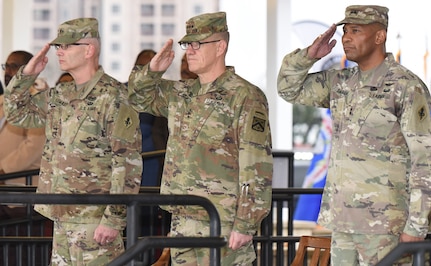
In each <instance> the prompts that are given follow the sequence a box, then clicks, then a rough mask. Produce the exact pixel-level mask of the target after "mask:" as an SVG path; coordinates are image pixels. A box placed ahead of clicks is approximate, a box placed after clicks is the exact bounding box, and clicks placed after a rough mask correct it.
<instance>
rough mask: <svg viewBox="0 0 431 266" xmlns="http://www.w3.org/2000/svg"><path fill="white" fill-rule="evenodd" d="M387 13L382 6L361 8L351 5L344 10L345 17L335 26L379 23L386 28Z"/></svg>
mask: <svg viewBox="0 0 431 266" xmlns="http://www.w3.org/2000/svg"><path fill="white" fill-rule="evenodd" d="M388 11H389V9H388V8H387V7H384V6H373V5H371V6H362V5H353V6H348V7H347V8H346V17H345V18H344V19H343V20H342V21H340V22H338V23H337V26H339V25H342V24H347V23H351V24H371V23H375V22H377V23H380V24H383V25H384V26H385V27H386V28H387V27H388Z"/></svg>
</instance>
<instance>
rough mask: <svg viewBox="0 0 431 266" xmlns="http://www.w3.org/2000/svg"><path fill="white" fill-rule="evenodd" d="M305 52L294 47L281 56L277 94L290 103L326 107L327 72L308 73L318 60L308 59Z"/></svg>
mask: <svg viewBox="0 0 431 266" xmlns="http://www.w3.org/2000/svg"><path fill="white" fill-rule="evenodd" d="M306 53H307V50H306V49H302V50H300V49H296V50H295V51H293V52H292V53H290V54H287V55H286V56H285V57H284V58H283V62H282V65H281V67H280V71H279V73H278V79H277V89H278V95H279V96H280V97H281V98H283V99H284V100H286V101H287V102H289V103H292V104H303V105H308V106H315V107H325V108H328V107H329V93H330V89H331V88H330V83H329V82H328V77H327V73H328V72H326V71H322V72H317V73H312V74H308V72H309V70H310V69H311V67H312V66H313V64H314V63H315V62H317V61H318V60H316V59H308V58H307V56H306Z"/></svg>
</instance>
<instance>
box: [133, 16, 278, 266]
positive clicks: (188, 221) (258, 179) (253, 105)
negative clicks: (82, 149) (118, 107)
mask: <svg viewBox="0 0 431 266" xmlns="http://www.w3.org/2000/svg"><path fill="white" fill-rule="evenodd" d="M186 26H187V28H186V31H187V34H186V35H185V36H184V37H183V38H182V39H181V40H180V41H179V44H180V45H181V47H182V48H183V49H185V50H186V53H187V60H188V63H189V68H190V70H191V71H192V72H194V73H196V74H197V75H198V76H199V78H198V79H187V80H180V81H171V80H165V79H162V75H163V73H164V72H165V71H166V69H167V68H168V67H169V66H170V65H171V63H172V60H173V58H174V52H173V51H172V45H173V40H172V39H170V40H168V41H167V42H166V44H165V45H164V47H163V48H162V49H161V51H160V52H159V53H157V54H156V56H155V57H154V58H153V59H152V60H151V62H150V63H149V64H147V65H145V66H136V67H135V68H134V69H133V71H132V73H131V75H130V78H129V101H130V102H131V104H132V105H134V106H135V107H136V109H137V110H138V111H139V112H149V113H152V114H154V115H157V116H164V117H167V118H168V127H169V139H168V145H167V149H166V158H165V167H164V173H163V178H162V184H161V193H162V194H187V195H198V196H202V197H205V198H208V199H209V200H210V201H211V202H212V203H213V204H214V205H215V207H216V208H217V210H218V212H219V214H220V219H221V223H222V229H221V231H222V235H224V236H226V238H227V239H228V246H226V247H223V248H222V252H221V253H222V262H221V264H222V265H226V266H232V265H251V264H252V262H253V261H254V260H255V258H256V254H255V251H254V247H253V243H252V237H253V234H255V233H256V231H257V230H258V229H259V226H260V222H261V221H262V219H263V218H264V217H265V216H266V215H267V214H268V213H269V211H270V207H271V193H272V187H271V184H272V153H271V134H270V128H269V121H268V103H267V100H266V97H265V95H264V93H263V92H262V91H261V90H260V89H259V88H257V87H256V86H254V85H253V84H251V83H249V82H247V81H246V80H244V79H243V78H241V77H240V76H238V75H237V74H235V71H234V68H233V67H226V65H225V56H226V52H227V48H228V42H229V32H228V29H227V25H226V14H225V13H224V12H217V13H211V14H202V15H199V16H196V17H193V18H191V19H189V20H188V21H187V23H186ZM163 208H165V209H166V210H168V211H170V212H171V213H172V222H171V236H173V237H176V236H208V235H209V220H208V214H207V213H206V211H205V210H204V209H202V208H201V207H198V206H163ZM171 255H172V263H173V264H174V265H208V258H209V249H208V248H196V249H191V248H173V249H172V250H171Z"/></svg>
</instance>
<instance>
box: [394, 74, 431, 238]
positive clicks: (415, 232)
mask: <svg viewBox="0 0 431 266" xmlns="http://www.w3.org/2000/svg"><path fill="white" fill-rule="evenodd" d="M405 91H407V93H406V95H405V97H404V105H403V115H402V117H401V127H402V132H403V135H404V138H405V139H406V141H407V145H408V147H409V153H410V156H411V159H410V163H411V166H410V173H409V175H408V176H407V178H408V180H409V188H410V204H409V214H408V219H407V223H406V226H405V228H404V233H406V234H409V235H412V236H417V237H425V236H426V235H427V233H428V228H429V219H428V216H429V214H430V209H431V189H430V188H431V119H430V106H431V105H430V95H429V92H428V89H427V88H426V87H425V85H423V86H422V85H421V83H420V82H416V84H415V85H413V86H410V87H407V89H406V90H405Z"/></svg>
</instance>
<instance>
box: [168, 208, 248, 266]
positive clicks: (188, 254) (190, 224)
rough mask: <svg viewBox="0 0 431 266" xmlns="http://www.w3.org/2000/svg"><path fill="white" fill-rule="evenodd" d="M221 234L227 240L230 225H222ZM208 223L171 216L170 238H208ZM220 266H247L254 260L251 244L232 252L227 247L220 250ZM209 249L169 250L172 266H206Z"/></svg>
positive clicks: (230, 229) (230, 228)
mask: <svg viewBox="0 0 431 266" xmlns="http://www.w3.org/2000/svg"><path fill="white" fill-rule="evenodd" d="M221 226H222V228H221V233H222V236H226V239H229V235H230V232H231V231H232V225H231V224H229V225H226V224H223V223H222V225H221ZM209 228H210V227H209V222H207V221H197V220H193V219H192V218H190V217H186V216H181V215H172V220H171V233H170V236H171V237H205V236H209V232H210V230H209ZM220 250H221V252H220V254H221V263H220V265H221V266H249V265H252V263H253V261H254V260H255V259H256V252H255V250H254V246H253V242H250V243H249V244H247V245H245V246H243V247H241V248H239V249H237V250H235V251H234V250H232V249H230V248H229V247H227V246H224V247H222V248H221V249H220ZM209 251H210V250H209V248H171V257H172V265H173V266H208V265H209Z"/></svg>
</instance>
